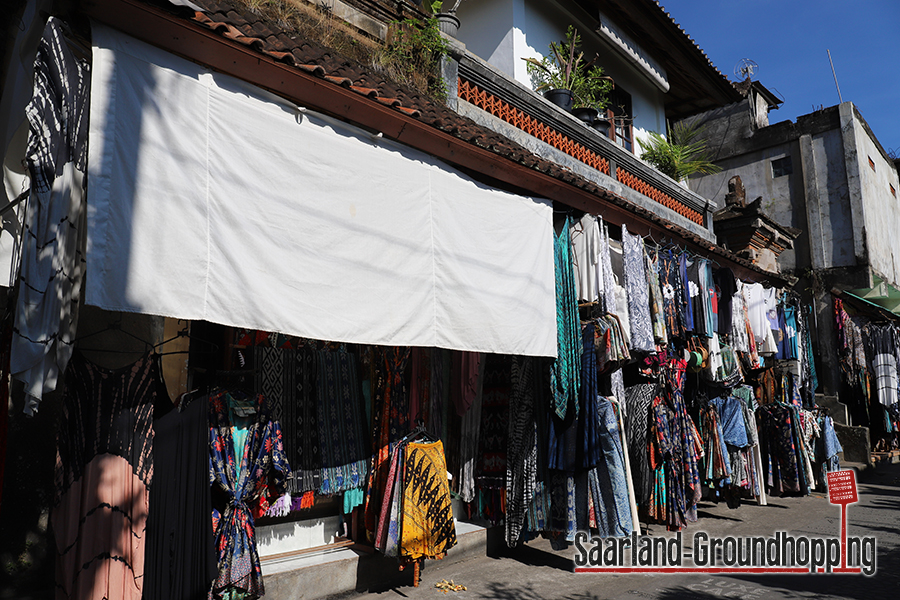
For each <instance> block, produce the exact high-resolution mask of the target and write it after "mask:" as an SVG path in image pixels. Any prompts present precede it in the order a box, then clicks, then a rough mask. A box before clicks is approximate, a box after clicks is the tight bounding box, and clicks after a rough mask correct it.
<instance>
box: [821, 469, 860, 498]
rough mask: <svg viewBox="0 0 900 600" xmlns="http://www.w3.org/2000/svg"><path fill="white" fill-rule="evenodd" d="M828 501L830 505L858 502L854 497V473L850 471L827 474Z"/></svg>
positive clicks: (855, 496)
mask: <svg viewBox="0 0 900 600" xmlns="http://www.w3.org/2000/svg"><path fill="white" fill-rule="evenodd" d="M828 501H829V502H831V503H832V504H844V505H846V504H853V503H854V502H859V497H858V496H857V495H856V473H855V472H854V471H852V470H850V469H846V470H844V471H832V472H831V473H828Z"/></svg>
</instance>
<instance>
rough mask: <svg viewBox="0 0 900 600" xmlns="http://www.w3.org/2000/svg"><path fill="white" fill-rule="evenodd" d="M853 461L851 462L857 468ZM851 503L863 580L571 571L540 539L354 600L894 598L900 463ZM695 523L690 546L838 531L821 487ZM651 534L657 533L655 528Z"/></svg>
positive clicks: (869, 476)
mask: <svg viewBox="0 0 900 600" xmlns="http://www.w3.org/2000/svg"><path fill="white" fill-rule="evenodd" d="M856 466H857V467H858V466H859V465H856ZM857 479H858V480H859V503H858V504H853V505H850V506H849V507H848V518H847V520H848V528H847V534H848V536H850V537H853V536H857V537H866V536H875V537H876V539H877V572H876V574H875V575H873V576H871V577H865V576H862V575H855V574H854V575H846V574H829V575H825V574H816V575H811V574H808V573H807V574H800V575H794V574H791V575H784V574H760V575H757V574H750V573H739V574H729V575H721V574H698V573H688V574H670V573H666V574H653V575H649V574H634V573H629V574H610V573H578V574H576V573H574V572H573V567H574V563H573V558H574V556H575V552H574V548H573V549H570V550H568V551H564V552H554V551H553V550H551V548H550V546H549V544H548V543H547V542H546V541H544V540H536V541H534V542H531V543H529V544H528V545H526V546H525V547H522V548H519V549H516V550H515V551H511V552H510V553H509V555H508V556H502V557H487V558H477V559H472V560H468V561H465V562H459V563H456V564H445V563H442V562H441V561H429V562H428V563H426V566H425V569H424V570H423V574H422V583H421V586H420V587H418V588H413V587H395V588H391V589H388V590H383V591H377V592H367V593H362V594H355V595H353V596H352V598H353V600H375V599H378V600H393V599H394V598H437V597H443V598H458V599H459V600H468V599H472V598H495V599H501V600H503V599H510V600H512V599H525V600H537V599H541V598H566V599H571V600H593V599H601V598H603V599H606V598H609V599H615V600H644V599H649V600H676V599H678V600H680V599H693V600H707V599H712V598H735V599H742V600H756V599H762V598H765V599H766V600H769V599H770V598H771V599H781V598H824V599H826V600H833V599H838V598H850V599H859V600H880V599H887V598H896V597H898V595H900V520H898V517H900V465H885V466H882V467H879V468H876V469H869V470H864V471H860V472H859V473H858V476H857ZM699 514H700V517H701V519H700V521H699V522H698V523H695V524H692V525H691V526H690V527H688V528H687V529H686V530H685V531H684V533H683V534H682V539H683V544H684V548H685V549H686V550H688V552H689V551H690V549H691V547H692V539H693V535H694V534H695V533H696V532H698V531H704V532H706V533H707V534H709V535H710V536H711V537H712V536H718V537H724V536H729V535H730V536H744V537H749V536H762V537H771V536H773V535H774V534H775V532H776V531H788V532H789V533H790V534H791V535H792V536H794V537H798V536H810V537H814V536H818V537H826V538H828V537H831V538H834V537H838V536H839V534H840V507H839V506H836V505H832V504H830V503H829V502H828V499H827V497H826V495H825V494H824V493H816V494H813V495H811V496H807V497H802V498H771V499H770V502H769V505H768V506H756V505H755V504H754V503H753V502H748V503H745V504H743V505H742V506H741V507H740V508H738V509H736V510H730V509H728V508H727V507H726V506H725V504H724V503H722V504H718V505H717V504H712V503H708V502H704V503H701V506H700V510H699ZM650 534H651V535H653V536H659V535H665V531H664V529H663V528H662V527H659V526H654V527H653V528H651V531H650ZM442 579H448V580H449V579H452V580H454V581H455V582H456V583H462V584H464V585H466V587H467V588H468V589H467V591H465V592H455V593H454V592H448V593H444V592H442V591H440V590H437V589H434V587H433V586H434V584H435V582H438V581H440V580H442Z"/></svg>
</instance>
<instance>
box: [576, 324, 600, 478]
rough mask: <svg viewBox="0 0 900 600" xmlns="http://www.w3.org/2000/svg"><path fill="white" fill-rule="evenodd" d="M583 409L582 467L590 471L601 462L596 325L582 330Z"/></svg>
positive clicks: (580, 432) (580, 421) (580, 423)
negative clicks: (598, 422) (598, 427)
mask: <svg viewBox="0 0 900 600" xmlns="http://www.w3.org/2000/svg"><path fill="white" fill-rule="evenodd" d="M581 340H582V354H581V391H580V393H579V396H580V400H581V408H580V410H579V412H578V436H579V437H580V438H581V448H580V452H579V454H580V455H581V456H580V459H581V460H580V463H581V466H582V467H584V468H586V469H590V468H592V467H596V466H597V464H598V463H599V462H600V458H601V450H600V439H599V433H598V431H597V425H598V424H597V410H598V409H597V356H596V350H595V349H594V324H593V323H588V324H587V325H585V326H584V327H583V328H582V330H581Z"/></svg>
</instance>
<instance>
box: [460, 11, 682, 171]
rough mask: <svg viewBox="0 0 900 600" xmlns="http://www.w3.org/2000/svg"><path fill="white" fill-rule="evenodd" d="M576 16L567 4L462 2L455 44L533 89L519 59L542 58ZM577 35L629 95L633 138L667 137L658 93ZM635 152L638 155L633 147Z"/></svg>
mask: <svg viewBox="0 0 900 600" xmlns="http://www.w3.org/2000/svg"><path fill="white" fill-rule="evenodd" d="M579 15H584V13H582V12H581V9H580V8H578V7H577V6H576V5H575V4H574V3H572V2H569V1H568V0H560V1H559V2H557V1H553V0H481V1H478V2H463V3H462V4H461V5H460V7H459V11H458V13H457V16H458V17H459V19H460V22H461V23H462V25H461V27H460V29H459V39H460V40H461V41H462V42H463V43H465V44H466V47H467V49H468V50H469V51H470V52H472V53H473V54H475V55H477V56H479V57H481V58H483V59H484V60H486V61H487V62H489V63H491V64H492V65H494V66H495V67H497V68H498V69H500V70H501V71H503V72H504V73H506V74H507V75H508V76H509V77H511V78H513V79H515V80H517V81H519V82H520V83H522V84H524V85H526V86H529V87H533V86H532V85H531V80H530V78H529V77H528V74H527V71H526V68H525V66H526V63H525V61H523V60H522V58H524V57H533V58H540V57H541V56H543V55H544V54H547V53H548V52H549V46H550V42H558V41H561V40H564V39H565V37H566V30H567V29H568V26H569V25H570V24H574V25H576V26H578V24H579V22H580V18H581V17H579ZM579 33H580V34H581V37H582V46H583V50H584V54H585V57H588V58H590V57H593V56H594V55H595V54H599V55H600V59H599V61H598V64H599V65H600V66H602V67H603V69H604V70H605V71H606V74H607V75H609V76H610V77H612V78H613V79H614V80H615V81H616V83H618V84H619V85H621V86H622V88H623V89H625V90H626V91H627V92H628V93H629V94H631V101H632V112H633V116H634V134H635V138H641V139H646V138H647V133H648V132H650V131H658V132H660V133H662V134H665V132H666V121H665V111H664V106H663V93H662V91H661V90H660V89H659V88H658V87H656V85H655V84H653V83H652V82H651V80H650V79H649V77H648V76H647V75H645V74H643V73H642V71H639V70H638V69H637V68H635V67H634V66H633V65H632V64H630V63H628V62H626V61H625V60H624V59H623V58H622V57H621V56H620V55H619V54H618V53H617V52H616V51H613V49H612V48H611V47H610V46H609V45H608V43H607V42H605V41H604V40H603V38H601V37H600V36H598V35H597V34H596V33H594V32H593V31H588V30H587V29H586V28H584V27H580V28H579ZM482 38H484V39H482ZM637 43H640V40H637ZM636 153H637V154H640V150H639V149H637V146H636Z"/></svg>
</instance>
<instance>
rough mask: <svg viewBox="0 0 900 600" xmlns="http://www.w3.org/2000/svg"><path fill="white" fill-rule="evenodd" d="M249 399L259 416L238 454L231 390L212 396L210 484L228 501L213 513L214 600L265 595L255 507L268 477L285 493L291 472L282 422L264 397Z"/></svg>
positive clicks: (210, 406)
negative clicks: (270, 411)
mask: <svg viewBox="0 0 900 600" xmlns="http://www.w3.org/2000/svg"><path fill="white" fill-rule="evenodd" d="M250 401H251V402H252V403H253V404H254V405H255V407H256V414H255V416H253V420H252V422H251V423H250V424H249V426H248V427H247V429H246V441H245V442H244V444H243V451H242V452H241V455H240V456H236V455H235V443H234V436H233V434H232V420H231V418H230V417H229V412H230V410H229V407H228V404H229V393H228V392H225V391H221V390H220V391H217V392H215V393H214V394H212V395H211V396H210V399H209V419H210V426H209V483H210V485H213V486H215V489H216V490H217V491H218V492H219V493H220V494H223V495H224V498H225V499H226V501H225V507H224V509H223V510H222V511H221V512H219V511H217V510H214V513H213V523H214V528H215V534H214V535H215V540H216V542H215V543H216V550H217V551H218V576H217V577H216V580H215V581H214V582H213V586H212V592H211V595H212V597H213V598H221V597H230V598H234V597H240V598H243V599H247V600H253V599H254V598H259V597H260V596H262V595H263V594H264V593H265V588H264V586H263V580H262V569H261V568H260V564H259V555H258V554H257V551H256V531H255V528H254V521H253V513H252V512H251V507H253V505H254V504H255V502H257V501H258V500H259V499H260V497H261V496H262V495H263V493H264V492H266V490H267V487H268V486H269V483H270V479H271V484H272V487H273V488H274V491H275V493H276V494H277V495H280V494H281V493H283V492H284V489H285V480H286V478H287V476H288V475H290V473H291V467H290V465H289V464H288V461H287V458H286V457H285V455H284V444H283V442H282V435H281V425H280V424H279V423H278V422H277V421H272V420H270V419H269V415H268V412H267V410H266V406H265V400H264V399H263V397H262V396H257V397H256V398H255V399H250ZM217 513H218V514H217Z"/></svg>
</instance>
